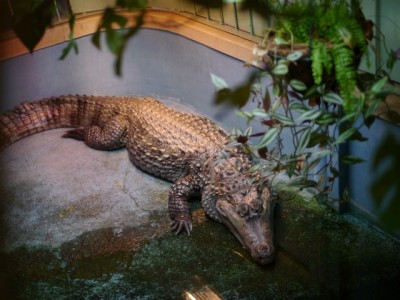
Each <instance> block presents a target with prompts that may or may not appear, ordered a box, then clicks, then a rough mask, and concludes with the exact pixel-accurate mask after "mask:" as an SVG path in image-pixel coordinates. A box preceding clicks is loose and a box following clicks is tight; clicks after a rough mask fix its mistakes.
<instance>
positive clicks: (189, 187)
mask: <svg viewBox="0 0 400 300" xmlns="http://www.w3.org/2000/svg"><path fill="white" fill-rule="evenodd" d="M198 191H199V186H198V184H197V181H196V180H195V179H194V178H193V176H192V175H187V176H185V177H183V178H181V179H179V180H178V181H177V182H176V183H175V184H174V185H173V186H172V188H171V190H170V192H169V199H168V211H169V216H170V217H171V220H172V230H175V233H176V234H178V233H179V232H181V231H182V230H183V229H185V230H186V232H187V234H188V235H190V232H191V231H192V229H193V225H192V220H191V217H190V207H189V203H188V199H189V197H190V196H193V195H194V194H196V193H197V192H198Z"/></svg>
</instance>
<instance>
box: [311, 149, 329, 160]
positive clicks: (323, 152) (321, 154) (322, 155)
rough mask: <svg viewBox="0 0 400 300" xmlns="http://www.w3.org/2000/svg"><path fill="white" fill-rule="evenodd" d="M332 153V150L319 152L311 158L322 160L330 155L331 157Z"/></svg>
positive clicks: (314, 153)
mask: <svg viewBox="0 0 400 300" xmlns="http://www.w3.org/2000/svg"><path fill="white" fill-rule="evenodd" d="M331 154H332V151H331V150H319V151H315V152H313V153H311V157H314V158H322V157H325V156H328V155H331Z"/></svg>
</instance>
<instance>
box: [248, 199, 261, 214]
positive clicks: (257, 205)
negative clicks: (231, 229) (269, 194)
mask: <svg viewBox="0 0 400 300" xmlns="http://www.w3.org/2000/svg"><path fill="white" fill-rule="evenodd" d="M250 207H251V211H253V212H255V213H261V212H262V211H263V205H262V203H261V201H260V200H253V201H252V202H251V203H250Z"/></svg>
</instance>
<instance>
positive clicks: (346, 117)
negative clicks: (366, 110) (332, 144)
mask: <svg viewBox="0 0 400 300" xmlns="http://www.w3.org/2000/svg"><path fill="white" fill-rule="evenodd" d="M358 115H359V113H358V112H352V113H350V114H345V115H344V116H343V117H342V118H341V119H340V120H339V124H341V123H344V122H347V121H350V122H353V121H354V120H355V119H356V118H357V116H358Z"/></svg>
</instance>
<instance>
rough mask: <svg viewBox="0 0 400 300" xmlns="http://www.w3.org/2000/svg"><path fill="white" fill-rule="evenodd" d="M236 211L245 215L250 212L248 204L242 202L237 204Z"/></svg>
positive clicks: (242, 215) (240, 214)
mask: <svg viewBox="0 0 400 300" xmlns="http://www.w3.org/2000/svg"><path fill="white" fill-rule="evenodd" d="M236 211H237V213H238V214H239V216H241V217H244V216H245V215H246V214H247V213H248V211H249V208H248V207H247V205H246V204H244V203H240V204H239V205H238V206H237V208H236Z"/></svg>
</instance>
